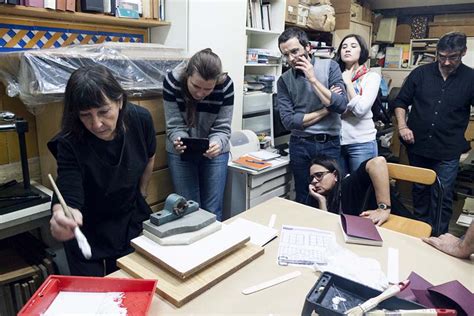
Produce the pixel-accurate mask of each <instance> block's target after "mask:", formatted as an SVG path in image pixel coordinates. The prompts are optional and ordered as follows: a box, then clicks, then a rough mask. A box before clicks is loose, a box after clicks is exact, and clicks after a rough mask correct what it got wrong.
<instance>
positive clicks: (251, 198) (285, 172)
mask: <svg viewBox="0 0 474 316" xmlns="http://www.w3.org/2000/svg"><path fill="white" fill-rule="evenodd" d="M292 188H293V177H292V174H291V171H290V168H289V160H288V159H281V158H279V161H277V162H275V166H273V167H270V168H269V169H265V170H262V171H260V172H255V171H253V172H252V171H249V170H246V169H244V168H240V167H237V166H235V165H232V164H231V165H230V166H229V168H228V173H227V183H226V188H225V195H224V212H223V215H224V219H227V218H229V217H232V216H235V215H237V214H239V213H240V212H243V211H245V210H247V209H248V208H250V207H253V206H255V205H258V204H260V203H262V202H264V201H266V200H268V199H271V198H273V197H277V196H279V197H288V196H290V195H291V194H290V193H291V190H292Z"/></svg>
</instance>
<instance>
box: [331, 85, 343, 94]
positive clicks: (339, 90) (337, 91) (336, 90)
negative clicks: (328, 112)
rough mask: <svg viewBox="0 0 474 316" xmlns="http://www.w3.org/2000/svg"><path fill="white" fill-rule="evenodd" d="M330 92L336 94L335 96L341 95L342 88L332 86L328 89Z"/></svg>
mask: <svg viewBox="0 0 474 316" xmlns="http://www.w3.org/2000/svg"><path fill="white" fill-rule="evenodd" d="M330 90H331V91H332V92H334V93H337V94H342V88H341V87H338V86H332V87H331V89H330Z"/></svg>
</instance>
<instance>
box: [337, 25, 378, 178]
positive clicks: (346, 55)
mask: <svg viewBox="0 0 474 316" xmlns="http://www.w3.org/2000/svg"><path fill="white" fill-rule="evenodd" d="M368 57H369V51H368V49H367V44H366V43H365V41H364V39H363V38H362V37H361V36H359V35H357V34H349V35H347V36H346V37H344V39H343V40H342V42H341V44H340V45H339V48H338V50H337V55H336V62H337V63H338V64H339V66H340V67H341V71H342V78H343V80H344V84H345V85H346V90H347V98H348V100H349V103H348V104H347V110H346V112H345V113H344V114H342V128H341V163H342V164H343V166H342V167H343V168H344V172H345V173H351V172H353V171H354V170H356V169H357V168H358V167H359V165H360V164H361V163H362V162H363V161H365V160H367V159H370V158H373V157H376V156H377V154H378V151H377V142H376V140H375V135H376V133H377V131H376V129H375V125H374V122H373V120H372V111H371V108H372V105H373V104H374V101H375V99H376V98H377V94H378V91H379V88H380V80H381V78H380V76H379V75H378V74H377V73H374V72H370V71H369V69H368V68H367V67H366V66H365V65H364V63H365V62H366V61H367V59H368ZM331 90H332V91H334V92H339V90H340V88H337V87H334V88H332V89H331Z"/></svg>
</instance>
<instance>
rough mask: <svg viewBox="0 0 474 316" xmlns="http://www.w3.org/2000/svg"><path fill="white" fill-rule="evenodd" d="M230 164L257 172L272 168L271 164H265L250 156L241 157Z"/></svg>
mask: <svg viewBox="0 0 474 316" xmlns="http://www.w3.org/2000/svg"><path fill="white" fill-rule="evenodd" d="M232 162H233V163H236V164H238V165H240V166H242V167H245V168H248V169H252V170H257V171H260V170H264V169H267V168H269V167H271V166H272V164H271V163H269V162H265V161H263V160H261V159H257V158H254V157H251V156H242V157H240V158H239V159H237V160H233V161H232Z"/></svg>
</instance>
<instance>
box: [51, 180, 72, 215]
mask: <svg viewBox="0 0 474 316" xmlns="http://www.w3.org/2000/svg"><path fill="white" fill-rule="evenodd" d="M48 178H49V181H50V182H51V185H52V186H53V190H54V193H56V196H57V197H58V200H59V203H60V204H61V206H62V208H63V210H64V214H66V216H67V217H69V218H72V219H73V220H74V221H75V220H76V219H75V218H74V215H73V214H72V212H71V210H69V207H68V206H67V204H66V201H64V198H63V196H62V194H61V192H59V189H58V186H57V185H56V182H55V181H54V179H53V177H52V176H51V174H50V173H48Z"/></svg>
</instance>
